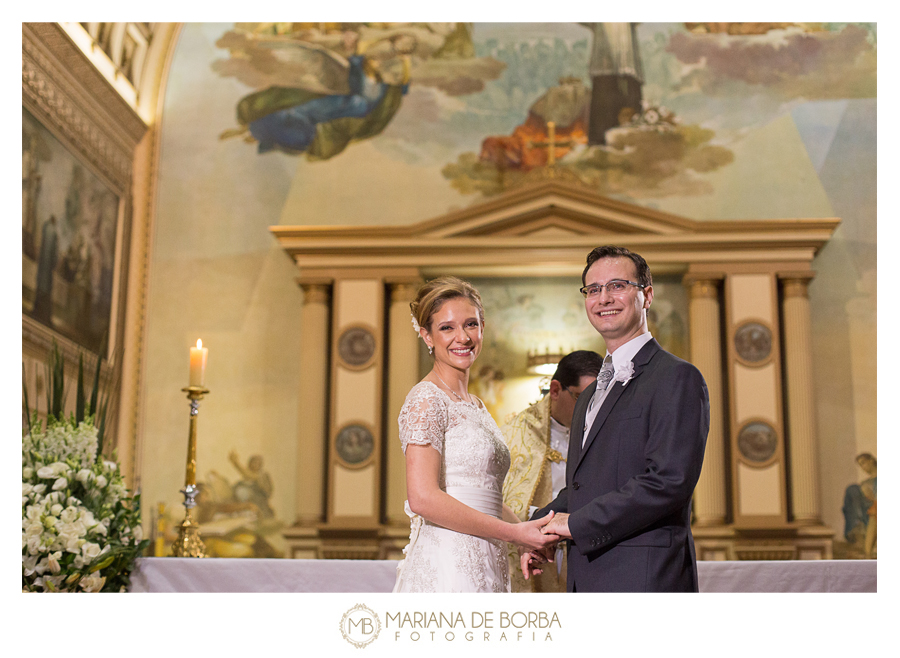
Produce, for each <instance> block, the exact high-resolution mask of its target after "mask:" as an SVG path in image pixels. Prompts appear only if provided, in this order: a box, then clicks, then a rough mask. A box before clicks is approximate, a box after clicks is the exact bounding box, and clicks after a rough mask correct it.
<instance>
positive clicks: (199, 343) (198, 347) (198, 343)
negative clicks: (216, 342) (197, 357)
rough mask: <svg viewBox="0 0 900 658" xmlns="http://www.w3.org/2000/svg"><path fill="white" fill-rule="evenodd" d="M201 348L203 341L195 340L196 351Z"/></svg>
mask: <svg viewBox="0 0 900 658" xmlns="http://www.w3.org/2000/svg"><path fill="white" fill-rule="evenodd" d="M201 347H203V341H202V340H200V339H199V338H198V339H197V349H198V350H199V349H200V348H201Z"/></svg>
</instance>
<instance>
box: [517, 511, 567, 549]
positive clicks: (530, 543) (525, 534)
mask: <svg viewBox="0 0 900 658" xmlns="http://www.w3.org/2000/svg"><path fill="white" fill-rule="evenodd" d="M551 519H553V512H550V513H549V514H548V515H547V516H545V517H543V518H540V519H536V520H534V521H525V522H523V523H517V524H515V526H514V527H515V529H516V539H515V543H516V544H518V545H519V546H523V547H524V548H526V549H527V550H529V551H535V550H541V549H543V548H546V547H547V546H555V545H556V543H557V542H558V541H559V535H555V534H552V533H548V534H544V533H543V532H542V531H541V528H543V527H544V526H545V525H547V524H548V523H550V521H551Z"/></svg>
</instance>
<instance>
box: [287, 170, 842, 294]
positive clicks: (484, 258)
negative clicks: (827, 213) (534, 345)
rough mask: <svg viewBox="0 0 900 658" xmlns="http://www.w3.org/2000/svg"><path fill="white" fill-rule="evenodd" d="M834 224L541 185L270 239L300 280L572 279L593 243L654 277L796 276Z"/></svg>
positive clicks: (309, 228)
mask: <svg viewBox="0 0 900 658" xmlns="http://www.w3.org/2000/svg"><path fill="white" fill-rule="evenodd" d="M838 224H839V220H837V219H785V220H733V221H727V222H726V221H696V220H692V219H687V218H684V217H678V216H676V215H670V214H667V213H661V212H658V211H654V210H650V209H647V208H643V207H641V206H637V205H632V204H626V203H623V202H621V201H615V200H613V199H609V198H607V197H604V196H602V195H599V194H596V193H592V192H590V191H585V190H583V189H580V188H576V187H573V186H571V185H568V184H565V183H560V182H548V183H542V184H540V185H536V186H535V187H534V188H530V189H527V190H515V191H513V192H509V193H507V194H504V195H501V197H500V198H497V199H492V200H490V201H486V202H484V203H482V204H478V205H475V206H471V207H469V208H467V209H465V210H463V211H457V212H453V213H449V214H447V215H444V216H442V217H438V218H436V219H431V220H427V221H424V222H420V223H418V224H413V225H408V226H374V227H373V226H363V227H357V226H331V227H322V226H272V227H270V228H269V230H270V231H271V232H272V233H273V235H275V237H276V238H277V240H278V241H279V243H280V244H281V246H282V248H283V249H284V250H285V251H286V252H287V253H288V255H290V256H291V257H292V258H293V259H294V260H295V262H296V263H297V266H298V267H299V268H300V269H301V272H302V276H303V277H304V278H307V277H314V276H315V275H317V274H321V273H325V272H334V271H343V272H345V273H350V272H352V271H357V272H358V271H360V270H365V271H370V270H372V269H375V268H411V269H415V270H417V271H418V273H419V274H430V273H432V272H438V271H439V272H441V273H444V274H447V273H458V274H463V275H480V276H509V275H523V274H530V275H554V274H566V275H572V274H574V273H580V272H581V269H582V267H583V263H584V256H585V254H586V253H587V252H588V251H590V249H592V248H594V247H596V246H597V245H598V244H599V243H601V242H614V243H616V244H621V245H623V246H626V247H629V248H631V249H633V250H635V251H638V252H639V253H640V254H641V255H642V256H644V257H645V258H646V259H647V260H648V261H650V262H651V263H652V266H653V269H654V272H660V273H661V272H663V271H671V272H683V271H684V267H685V264H687V265H689V266H693V265H695V264H699V263H703V264H704V266H706V267H716V268H717V269H718V270H719V271H723V270H725V269H728V268H729V266H730V265H731V264H732V263H740V264H747V263H764V264H768V265H772V266H774V265H775V264H777V265H778V267H783V266H784V265H786V264H790V265H791V266H792V267H794V268H798V269H799V268H800V267H801V266H802V265H804V264H808V263H809V262H810V261H811V260H812V259H813V257H814V256H815V255H816V253H817V252H818V250H819V249H820V248H821V247H822V246H823V245H824V244H825V243H826V242H827V241H828V239H829V238H830V237H831V235H832V233H833V232H834V230H835V228H836V227H837V225H838ZM698 273H699V272H698ZM703 278H715V277H714V276H709V275H708V276H705V277H703Z"/></svg>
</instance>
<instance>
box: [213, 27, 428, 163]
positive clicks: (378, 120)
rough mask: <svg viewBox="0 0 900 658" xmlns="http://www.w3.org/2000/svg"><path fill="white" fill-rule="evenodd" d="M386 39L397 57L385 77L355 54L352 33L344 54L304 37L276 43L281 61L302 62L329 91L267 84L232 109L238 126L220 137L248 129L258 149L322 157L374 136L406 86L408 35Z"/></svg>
mask: <svg viewBox="0 0 900 658" xmlns="http://www.w3.org/2000/svg"><path fill="white" fill-rule="evenodd" d="M387 41H388V42H389V44H390V46H391V48H392V51H393V52H394V53H396V55H397V56H399V57H400V60H401V65H402V72H401V73H400V75H399V79H397V76H394V78H393V79H390V78H388V76H386V75H384V74H383V73H382V66H381V62H380V61H379V60H378V59H375V58H372V57H368V56H366V55H365V54H363V53H360V52H359V48H358V44H359V36H358V33H356V32H346V33H345V43H346V44H347V46H348V48H352V50H353V51H354V54H352V55H350V56H349V57H346V58H345V57H343V56H341V55H340V54H339V53H337V52H335V51H333V50H331V49H329V48H325V47H323V46H319V45H317V44H313V43H308V42H304V41H299V40H295V41H293V42H291V43H283V44H278V46H281V47H278V46H276V48H275V49H274V50H275V51H276V52H277V53H279V54H280V56H281V58H282V59H287V60H289V61H290V60H292V61H294V62H295V63H303V64H306V66H308V67H309V68H310V69H312V70H315V71H316V72H317V73H318V75H317V76H316V77H317V78H318V81H319V84H318V85H315V86H318V87H322V86H323V85H322V83H323V82H324V83H327V84H330V85H331V90H330V91H329V92H328V93H323V92H322V91H313V90H311V89H309V88H304V87H281V86H272V87H269V88H268V89H264V90H262V91H258V92H254V93H252V94H249V95H247V96H245V97H244V98H243V99H241V101H240V102H239V103H238V107H237V115H238V121H239V123H240V124H241V128H239V129H237V130H230V131H225V133H223V134H222V136H221V137H222V138H225V137H231V136H236V135H239V134H246V133H247V132H249V134H250V136H252V138H253V139H254V140H255V141H256V142H258V144H259V146H258V150H259V152H260V153H266V152H268V151H272V150H281V151H284V152H287V153H292V154H296V153H306V155H307V157H308V158H309V159H315V160H327V159H328V158H330V157H332V156H334V155H337V154H338V153H340V152H341V151H343V150H344V149H345V148H346V147H347V145H348V144H349V143H350V142H351V141H353V140H359V139H366V138H368V137H372V136H374V135H377V134H378V133H380V132H381V131H382V130H384V128H385V126H387V124H388V123H389V122H390V120H391V118H392V117H393V116H394V114H395V113H396V112H397V110H398V109H399V107H400V99H401V98H402V96H403V95H404V94H405V93H406V91H407V89H408V85H409V72H410V64H409V55H410V53H411V52H412V50H413V49H414V48H415V37H412V36H408V35H402V34H401V35H394V36H391V37H388V38H387ZM275 43H277V42H275ZM376 43H378V42H376ZM372 45H375V44H372ZM284 46H289V47H284ZM381 61H384V60H381Z"/></svg>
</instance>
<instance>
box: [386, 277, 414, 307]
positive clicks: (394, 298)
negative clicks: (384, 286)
mask: <svg viewBox="0 0 900 658" xmlns="http://www.w3.org/2000/svg"><path fill="white" fill-rule="evenodd" d="M388 285H389V286H390V291H391V303H392V304H396V303H399V302H406V303H407V304H408V303H410V302H411V301H413V300H414V299H415V298H416V293H417V292H418V291H419V283H412V282H406V283H390V284H388Z"/></svg>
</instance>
